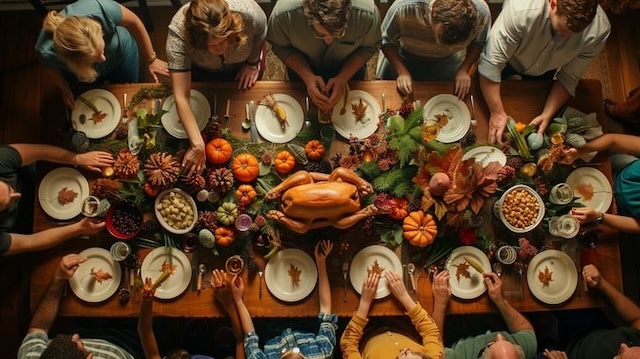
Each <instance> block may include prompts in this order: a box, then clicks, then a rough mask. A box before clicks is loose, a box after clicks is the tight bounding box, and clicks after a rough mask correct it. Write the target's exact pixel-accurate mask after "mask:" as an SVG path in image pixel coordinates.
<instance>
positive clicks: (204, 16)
mask: <svg viewBox="0 0 640 359" xmlns="http://www.w3.org/2000/svg"><path fill="white" fill-rule="evenodd" d="M185 30H186V32H187V41H188V42H189V46H191V48H192V49H196V50H206V49H207V43H208V41H209V39H211V38H212V37H225V36H229V40H230V41H231V42H232V43H235V44H237V45H238V46H242V45H244V44H245V43H246V42H247V35H245V34H244V33H243V32H242V31H243V30H244V22H243V20H242V16H241V15H240V14H239V13H237V12H234V11H231V10H229V5H228V4H227V2H226V1H225V0H194V1H192V2H191V4H190V5H189V8H188V9H186V12H185Z"/></svg>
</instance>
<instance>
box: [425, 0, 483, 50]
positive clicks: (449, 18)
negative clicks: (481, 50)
mask: <svg viewBox="0 0 640 359" xmlns="http://www.w3.org/2000/svg"><path fill="white" fill-rule="evenodd" d="M477 21H478V10H477V9H476V7H475V5H474V4H473V2H472V1H471V0H434V1H433V2H432V3H431V26H432V27H433V33H434V34H435V36H436V41H437V42H438V43H439V44H441V45H445V46H451V45H457V44H462V43H464V42H466V41H467V40H468V39H469V36H470V35H471V33H472V32H473V29H474V28H475V27H476V23H477Z"/></svg>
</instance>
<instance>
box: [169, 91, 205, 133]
mask: <svg viewBox="0 0 640 359" xmlns="http://www.w3.org/2000/svg"><path fill="white" fill-rule="evenodd" d="M189 103H190V104H191V111H193V115H194V116H195V118H196V123H197V124H198V129H199V130H200V131H202V130H204V128H205V127H206V126H207V123H208V122H209V117H211V106H209V101H207V98H206V97H204V95H203V94H202V92H200V91H197V90H193V89H192V90H191V96H189ZM162 109H163V110H165V111H167V113H165V114H164V115H162V119H161V121H162V126H163V127H164V129H165V130H167V132H169V134H170V135H171V136H173V137H175V138H188V137H189V136H187V132H186V131H185V130H184V127H182V123H181V122H180V117H178V110H177V109H176V98H175V97H174V96H173V95H171V96H169V97H167V99H166V100H165V101H164V103H163V104H162Z"/></svg>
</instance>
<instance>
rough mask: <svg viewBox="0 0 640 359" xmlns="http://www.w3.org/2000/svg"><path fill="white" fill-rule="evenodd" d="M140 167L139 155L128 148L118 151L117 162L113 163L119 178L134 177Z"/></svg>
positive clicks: (114, 170)
mask: <svg viewBox="0 0 640 359" xmlns="http://www.w3.org/2000/svg"><path fill="white" fill-rule="evenodd" d="M139 169H140V161H139V160H138V156H136V155H134V154H133V153H131V151H129V150H128V149H124V150H121V151H120V152H118V156H117V157H116V160H115V162H114V163H113V172H114V174H115V175H116V177H118V178H133V177H135V176H136V174H137V173H138V170H139Z"/></svg>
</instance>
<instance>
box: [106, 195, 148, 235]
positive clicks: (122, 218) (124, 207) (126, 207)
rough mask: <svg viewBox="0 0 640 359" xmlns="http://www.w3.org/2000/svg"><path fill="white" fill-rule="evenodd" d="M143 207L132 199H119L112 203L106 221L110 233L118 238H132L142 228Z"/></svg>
mask: <svg viewBox="0 0 640 359" xmlns="http://www.w3.org/2000/svg"><path fill="white" fill-rule="evenodd" d="M143 220H144V219H143V217H142V209H140V206H138V205H137V204H135V203H133V202H130V201H119V202H116V203H114V204H112V205H111V207H109V210H108V211H107V215H106V216H105V218H104V221H105V223H106V225H107V230H108V231H109V233H110V234H111V235H112V236H114V237H116V238H117V239H131V238H133V237H135V236H136V235H138V233H139V232H140V229H141V228H142V222H143Z"/></svg>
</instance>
